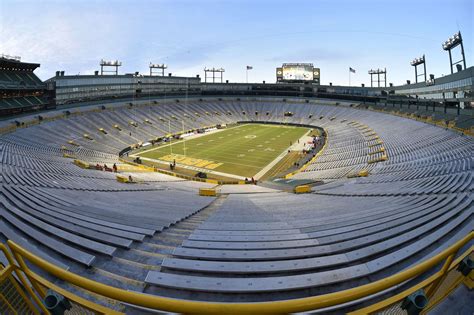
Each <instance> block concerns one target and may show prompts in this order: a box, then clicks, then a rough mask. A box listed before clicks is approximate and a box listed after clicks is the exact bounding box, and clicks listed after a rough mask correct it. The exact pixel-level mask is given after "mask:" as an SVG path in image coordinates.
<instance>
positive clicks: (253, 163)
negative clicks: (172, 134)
mask: <svg viewBox="0 0 474 315" xmlns="http://www.w3.org/2000/svg"><path fill="white" fill-rule="evenodd" d="M308 130H309V129H308V128H303V127H294V126H280V125H265V124H242V125H238V126H236V127H233V128H229V129H224V130H222V131H219V132H216V133H212V134H209V135H204V136H201V137H198V138H194V139H189V140H184V141H180V142H175V143H173V144H171V145H163V146H160V147H158V148H156V149H152V150H150V151H145V152H144V153H139V154H138V155H139V156H141V157H146V158H150V159H155V160H159V159H160V158H162V157H165V156H167V155H169V154H170V153H171V150H172V152H173V154H179V155H184V145H183V143H184V142H186V154H185V155H186V157H190V158H195V159H202V160H208V161H213V162H215V163H222V165H220V166H218V167H217V168H215V169H214V170H215V171H218V172H223V173H229V174H235V175H240V176H246V177H252V176H254V175H255V174H257V173H258V172H259V171H260V170H261V169H262V168H264V167H265V166H267V165H268V164H269V163H270V162H272V161H273V160H274V159H275V158H276V157H277V156H278V155H280V154H281V153H282V152H283V151H284V150H286V149H287V148H288V147H289V146H290V142H292V143H295V141H297V140H298V139H299V138H301V137H302V136H303V135H304V134H305V133H306V132H307V131H308ZM170 147H171V148H170ZM178 163H179V162H178Z"/></svg>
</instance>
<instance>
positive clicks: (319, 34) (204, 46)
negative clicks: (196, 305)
mask: <svg viewBox="0 0 474 315" xmlns="http://www.w3.org/2000/svg"><path fill="white" fill-rule="evenodd" d="M473 10H474V6H473V1H472V0H430V1H428V0H422V1H416V0H412V1H407V0H397V1H395V0H359V1H355V0H352V1H351V0H345V1H341V0H332V1H329V0H328V1H326V0H320V1H318V0H312V1H309V0H308V1H299V0H292V1H290V0H288V1H278V0H273V1H270V0H253V1H251V0H229V1H225V0H221V1H217V0H174V1H140V0H135V1H132V0H130V1H125V0H123V1H110V0H109V1H102V0H94V1H92V0H81V1H79V0H63V1H60V0H54V1H53V0H48V1H42V0H30V1H26V0H25V1H22V0H17V1H12V0H0V53H5V54H9V55H19V56H21V57H22V60H23V61H29V62H38V63H41V68H40V69H38V70H37V74H38V75H39V76H40V77H41V78H42V79H47V78H49V77H51V76H53V75H54V72H55V71H56V70H64V71H66V73H67V74H78V73H81V74H92V73H93V71H94V70H98V68H99V66H98V63H99V61H100V59H102V58H104V59H119V60H121V61H122V62H123V67H122V69H121V73H130V72H134V71H140V72H142V73H147V72H148V63H149V62H150V61H151V62H153V63H166V64H168V65H169V69H168V70H169V72H172V73H173V74H175V75H181V76H195V75H196V74H200V75H201V76H203V68H204V67H205V66H207V67H224V68H225V69H226V72H225V74H224V78H225V79H228V80H229V81H231V82H244V81H245V66H246V65H251V66H253V67H254V69H253V70H251V71H249V81H253V82H260V81H262V80H266V81H267V82H274V81H275V68H276V67H277V66H279V65H281V64H282V63H283V62H312V63H314V64H315V66H317V67H320V68H321V81H322V83H323V84H327V83H329V82H333V84H338V85H347V84H348V68H349V67H353V68H355V69H356V70H357V73H356V74H353V75H352V80H351V81H352V84H353V85H360V84H361V83H366V84H370V77H369V75H368V74H367V71H368V70H369V69H371V68H378V67H381V68H383V67H386V68H387V73H388V74H387V79H388V81H389V82H393V83H394V84H402V83H404V82H405V81H406V80H407V79H411V80H412V81H413V80H414V70H413V68H412V67H411V66H410V64H409V62H410V60H412V59H413V58H415V57H418V56H420V55H422V54H423V53H424V54H426V60H427V69H428V71H427V72H428V73H433V74H435V75H436V76H437V77H438V76H441V75H443V74H448V73H449V59H448V54H447V52H445V51H443V50H442V48H441V43H442V42H443V41H444V40H446V39H447V38H448V37H449V36H451V35H452V34H454V33H455V32H456V31H457V30H461V32H462V35H463V38H464V43H465V53H466V59H467V63H468V66H469V65H472V64H473V58H474V55H473V50H474V49H473V47H474V38H473V22H472V21H473ZM458 54H459V51H455V56H456V57H455V58H459V56H458Z"/></svg>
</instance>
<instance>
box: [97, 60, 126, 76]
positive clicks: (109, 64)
mask: <svg viewBox="0 0 474 315" xmlns="http://www.w3.org/2000/svg"><path fill="white" fill-rule="evenodd" d="M120 66H122V62H121V61H118V60H104V59H102V60H101V61H100V75H103V74H104V73H114V74H115V75H118V68H119V67H120ZM104 68H106V69H107V68H114V70H104Z"/></svg>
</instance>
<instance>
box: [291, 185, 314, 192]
mask: <svg viewBox="0 0 474 315" xmlns="http://www.w3.org/2000/svg"><path fill="white" fill-rule="evenodd" d="M294 192H295V194H307V193H310V192H311V186H309V185H300V186H296V187H295V189H294Z"/></svg>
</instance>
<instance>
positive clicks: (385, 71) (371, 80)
mask: <svg viewBox="0 0 474 315" xmlns="http://www.w3.org/2000/svg"><path fill="white" fill-rule="evenodd" d="M369 74H370V87H373V83H374V82H377V86H378V87H380V82H382V81H381V80H380V75H381V74H383V81H384V84H385V87H387V68H384V69H376V70H373V69H370V70H369ZM374 75H377V80H376V81H374V80H373V76H374Z"/></svg>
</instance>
